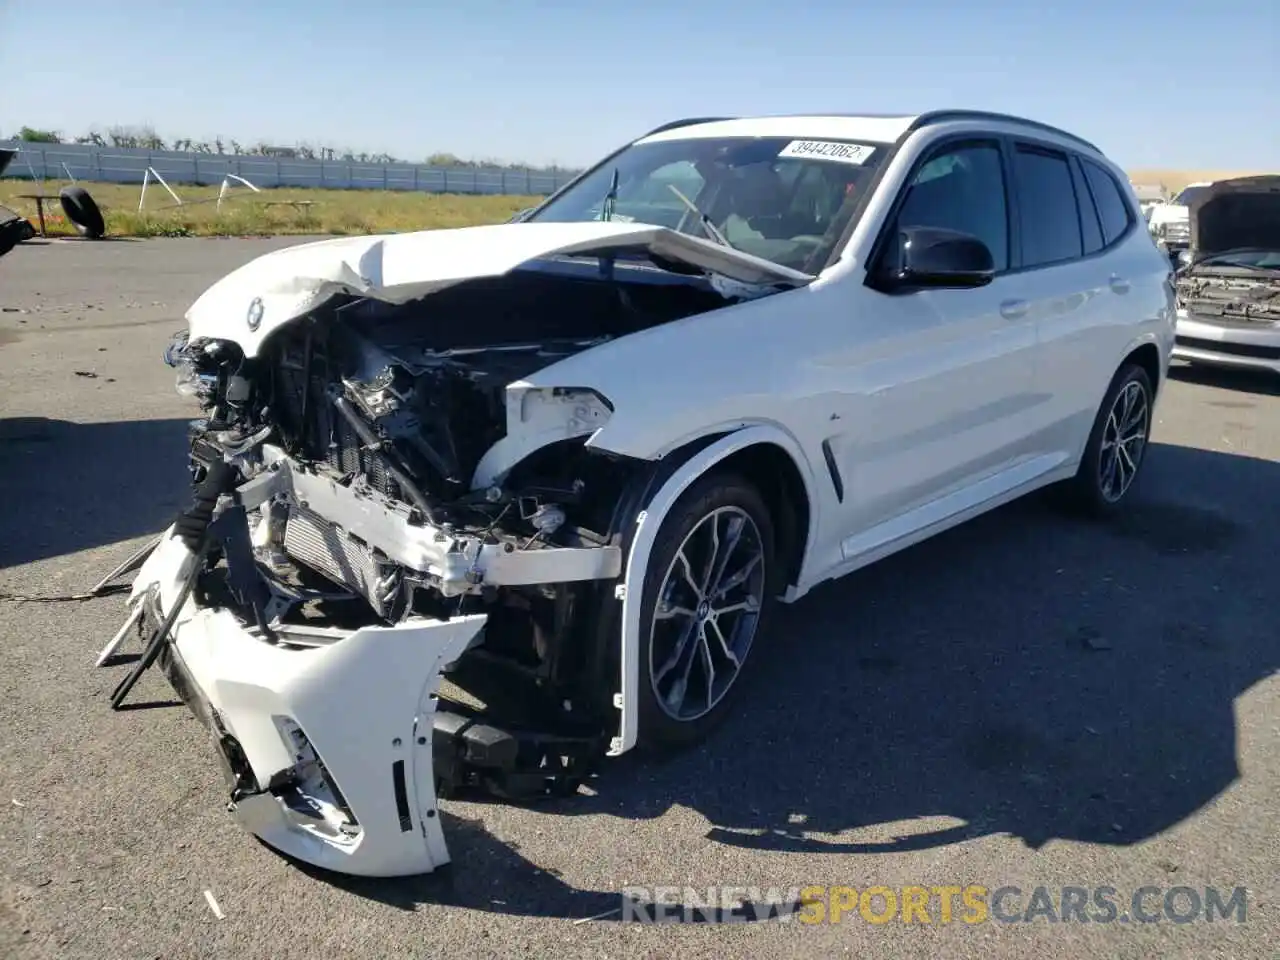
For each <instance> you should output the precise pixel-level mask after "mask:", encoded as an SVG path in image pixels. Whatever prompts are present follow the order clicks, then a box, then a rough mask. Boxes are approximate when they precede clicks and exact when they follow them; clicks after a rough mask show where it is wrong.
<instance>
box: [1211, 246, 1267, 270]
mask: <svg viewBox="0 0 1280 960" xmlns="http://www.w3.org/2000/svg"><path fill="white" fill-rule="evenodd" d="M1201 262H1202V264H1203V265H1204V266H1214V267H1244V268H1245V269H1247V270H1280V250H1227V251H1225V252H1223V253H1219V254H1215V255H1214V256H1212V257H1206V258H1205V259H1204V260H1203V261H1201Z"/></svg>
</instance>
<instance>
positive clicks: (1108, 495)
mask: <svg viewBox="0 0 1280 960" xmlns="http://www.w3.org/2000/svg"><path fill="white" fill-rule="evenodd" d="M1150 419H1151V404H1150V403H1149V402H1148V400H1147V391H1146V388H1144V387H1143V385H1142V384H1141V383H1139V382H1138V381H1137V380H1130V381H1129V382H1128V383H1126V384H1125V385H1124V388H1123V389H1122V390H1121V391H1120V392H1119V393H1118V394H1116V398H1115V400H1114V401H1113V402H1112V404H1111V410H1110V412H1109V413H1108V414H1107V420H1106V424H1105V426H1104V427H1103V429H1102V446H1101V448H1100V449H1099V451H1098V489H1099V490H1100V491H1101V493H1102V498H1103V499H1104V500H1106V501H1107V502H1108V503H1116V502H1117V501H1119V500H1120V498H1121V497H1123V496H1124V495H1125V493H1126V492H1127V491H1128V489H1129V487H1130V485H1131V484H1132V483H1133V478H1134V477H1135V476H1137V474H1138V466H1139V464H1141V463H1142V454H1143V452H1144V450H1145V449H1146V445H1147V433H1148V431H1149V430H1150V426H1151V424H1150Z"/></svg>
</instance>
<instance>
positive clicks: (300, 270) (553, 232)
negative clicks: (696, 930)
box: [187, 221, 813, 357]
mask: <svg viewBox="0 0 1280 960" xmlns="http://www.w3.org/2000/svg"><path fill="white" fill-rule="evenodd" d="M625 247H641V248H647V249H649V250H652V251H653V252H654V253H657V254H660V255H662V256H665V257H669V258H671V259H674V260H678V261H682V262H684V263H689V264H692V265H694V266H697V267H702V268H704V269H707V270H713V271H715V272H716V273H721V274H724V275H725V276H727V277H729V278H731V279H733V280H738V281H741V282H743V283H760V282H769V281H771V282H774V283H793V284H802V283H806V282H808V281H810V280H812V279H813V278H812V277H810V276H809V275H808V274H805V273H801V272H800V271H798V270H792V269H790V268H788V267H783V266H779V265H778V264H776V263H771V262H770V261H768V260H763V259H761V258H760V257H755V256H752V255H751V254H747V253H742V252H741V251H739V250H734V249H732V248H730V247H725V246H721V245H720V244H716V243H712V242H711V241H709V240H703V239H701V238H699V237H693V236H689V235H688V234H684V233H677V232H676V231H674V230H669V229H667V228H665V227H655V226H651V225H649V224H643V223H638V224H632V223H621V222H614V221H609V222H606V223H600V222H593V223H500V224H493V225H491V226H482V227H461V228H459V229H456V230H422V231H418V232H416V233H393V234H383V235H378V236H368V237H341V238H338V239H333V240H320V241H317V242H314V243H303V244H299V245H297V246H293V247H286V248H284V249H282V250H276V251H273V252H272V253H268V254H265V255H263V256H261V257H258V258H257V259H255V260H251V261H250V262H249V263H247V264H245V265H244V266H243V267H240V268H239V269H238V270H234V271H232V272H231V273H229V274H228V275H227V276H225V277H223V278H222V279H221V280H219V281H218V282H217V283H215V284H214V285H213V286H211V287H210V288H209V289H208V290H206V291H205V292H204V293H203V294H201V296H200V297H199V298H198V299H197V300H196V302H195V303H194V304H192V305H191V308H190V309H189V310H188V311H187V323H188V326H189V328H190V333H191V338H192V339H193V340H194V339H197V338H200V337H216V338H223V339H228V340H234V341H235V342H236V343H238V344H239V345H240V347H241V348H242V349H243V350H244V352H245V355H246V356H250V357H251V356H255V355H256V354H257V351H258V348H259V347H260V346H261V345H262V343H263V341H264V340H266V338H267V337H268V336H270V335H271V334H272V333H273V332H275V331H276V330H278V329H280V327H282V326H284V325H285V324H287V323H289V322H290V321H293V320H296V319H297V318H299V317H301V316H303V315H305V314H306V313H308V312H309V311H311V310H313V309H315V308H316V307H318V306H320V305H321V304H323V303H324V302H325V301H327V300H330V299H332V298H333V297H335V296H338V295H339V294H343V293H349V294H355V295H358V296H364V297H372V298H374V299H377V300H382V301H385V302H387V303H407V302H408V301H410V300H417V299H420V298H422V297H425V296H427V295H428V294H431V293H435V292H436V291H438V290H443V289H445V288H446V287H451V286H453V285H454V284H457V283H461V282H463V281H464V280H473V279H476V278H479V277H496V276H501V275H502V274H505V273H508V272H510V271H511V270H514V269H515V268H516V267H518V266H520V265H521V264H522V263H527V262H528V261H530V260H535V259H537V258H539V257H550V256H557V255H564V254H573V253H587V252H591V253H595V252H601V253H603V252H607V251H610V250H618V249H622V248H625ZM254 299H261V300H262V302H263V304H264V307H265V310H264V313H263V317H262V323H261V325H260V326H259V327H258V328H257V329H256V330H250V329H249V328H248V326H247V325H246V324H245V313H246V311H247V310H248V308H249V304H250V303H252V302H253V300H254Z"/></svg>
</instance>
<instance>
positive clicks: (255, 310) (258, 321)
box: [244, 297, 264, 330]
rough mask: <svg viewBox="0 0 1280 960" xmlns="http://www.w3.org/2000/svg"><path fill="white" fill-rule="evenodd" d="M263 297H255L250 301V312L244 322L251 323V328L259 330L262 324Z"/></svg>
mask: <svg viewBox="0 0 1280 960" xmlns="http://www.w3.org/2000/svg"><path fill="white" fill-rule="evenodd" d="M263 309H264V308H263V306H262V298H261V297H254V298H253V299H252V300H251V301H250V302H249V312H248V313H247V314H245V318H244V322H245V323H247V324H248V325H249V329H250V330H257V329H258V327H259V326H261V325H262V312H263Z"/></svg>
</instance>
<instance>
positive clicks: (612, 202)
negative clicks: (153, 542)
mask: <svg viewBox="0 0 1280 960" xmlns="http://www.w3.org/2000/svg"><path fill="white" fill-rule="evenodd" d="M617 203H618V168H617V167H614V168H613V179H612V180H610V181H609V190H608V192H607V193H606V194H605V195H604V203H602V204H601V205H600V219H601V220H603V221H606V222H607V221H609V220H612V219H613V208H614V206H616V205H617Z"/></svg>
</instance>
